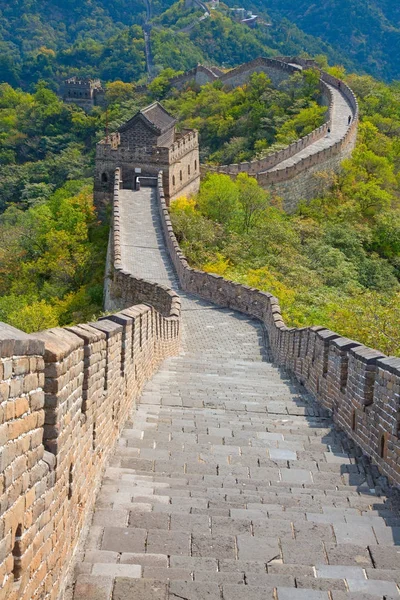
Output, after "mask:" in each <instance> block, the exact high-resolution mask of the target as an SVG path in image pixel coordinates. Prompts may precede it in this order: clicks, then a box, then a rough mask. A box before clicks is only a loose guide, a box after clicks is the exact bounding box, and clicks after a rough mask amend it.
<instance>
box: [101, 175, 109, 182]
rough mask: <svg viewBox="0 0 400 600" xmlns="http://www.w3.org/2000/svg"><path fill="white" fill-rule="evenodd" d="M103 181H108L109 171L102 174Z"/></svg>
mask: <svg viewBox="0 0 400 600" xmlns="http://www.w3.org/2000/svg"><path fill="white" fill-rule="evenodd" d="M101 183H108V175H107V173H102V174H101Z"/></svg>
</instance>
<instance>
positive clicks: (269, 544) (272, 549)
mask: <svg viewBox="0 0 400 600" xmlns="http://www.w3.org/2000/svg"><path fill="white" fill-rule="evenodd" d="M237 547H238V558H239V560H262V561H263V562H266V563H268V562H270V561H272V560H274V559H276V558H280V557H281V553H280V549H279V544H278V542H277V541H276V540H270V539H262V538H255V537H253V536H251V535H246V534H244V535H238V536H237Z"/></svg>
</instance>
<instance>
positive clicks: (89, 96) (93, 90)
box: [61, 77, 104, 111]
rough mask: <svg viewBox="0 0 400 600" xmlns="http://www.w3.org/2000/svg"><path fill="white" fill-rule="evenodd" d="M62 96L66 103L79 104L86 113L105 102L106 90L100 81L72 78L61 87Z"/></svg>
mask: <svg viewBox="0 0 400 600" xmlns="http://www.w3.org/2000/svg"><path fill="white" fill-rule="evenodd" d="M61 96H62V99H63V100H64V102H70V103H73V104H77V105H78V106H80V107H81V108H83V109H84V110H86V111H91V110H92V108H93V107H94V106H101V105H102V104H103V102H104V89H103V87H102V85H101V82H100V79H78V78H77V77H70V79H66V80H65V81H64V83H63V84H62V86H61Z"/></svg>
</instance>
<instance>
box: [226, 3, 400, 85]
mask: <svg viewBox="0 0 400 600" xmlns="http://www.w3.org/2000/svg"><path fill="white" fill-rule="evenodd" d="M227 3H228V4H230V5H231V6H234V5H235V3H234V2H232V1H231V0H228V2H227ZM246 6H247V4H246ZM248 6H249V7H251V8H253V9H255V10H256V12H261V13H264V12H265V11H268V14H269V15H270V17H271V19H272V21H273V22H276V21H278V22H279V21H281V20H282V19H287V20H288V21H290V22H291V23H294V24H296V26H297V27H298V28H299V29H300V30H302V31H303V32H304V33H305V34H308V35H310V36H316V37H318V38H320V40H321V41H323V42H325V43H327V44H329V45H332V47H333V48H335V49H340V50H341V52H342V53H343V54H344V55H346V57H347V59H348V60H349V61H351V62H352V63H353V64H354V66H355V67H356V69H357V70H365V71H366V72H368V73H370V74H372V75H374V76H375V77H378V78H381V79H386V80H393V79H399V77H400V64H399V61H398V54H399V50H400V6H399V4H398V3H397V2H390V1H389V0H323V1H321V2H311V1H310V0H298V1H297V2H292V1H291V0H249V2H248Z"/></svg>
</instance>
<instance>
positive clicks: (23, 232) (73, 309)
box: [0, 181, 107, 333]
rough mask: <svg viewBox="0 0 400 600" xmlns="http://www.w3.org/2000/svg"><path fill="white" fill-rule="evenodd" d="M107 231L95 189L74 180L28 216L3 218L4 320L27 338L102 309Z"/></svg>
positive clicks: (13, 213)
mask: <svg viewBox="0 0 400 600" xmlns="http://www.w3.org/2000/svg"><path fill="white" fill-rule="evenodd" d="M106 248H107V227H105V226H103V225H100V224H99V223H98V222H97V221H96V217H95V213H94V207H93V200H92V189H91V186H90V185H88V184H87V183H85V182H79V181H71V182H69V183H67V184H66V185H65V186H64V187H62V188H60V189H59V190H58V191H57V192H55V193H54V194H53V195H52V196H50V198H49V199H48V200H47V201H46V202H44V203H42V204H40V205H38V206H35V207H32V208H30V209H28V210H26V211H23V210H21V209H19V208H17V207H16V206H15V205H13V206H11V207H10V208H8V209H7V210H6V211H5V212H4V213H3V215H1V217H0V293H1V297H0V320H2V321H6V322H8V323H10V324H11V325H14V326H15V327H18V328H20V329H23V330H24V331H27V332H28V333H30V332H33V331H37V330H39V329H44V328H49V327H55V326H57V325H67V324H71V323H76V322H81V321H87V320H90V319H92V317H93V315H94V314H95V313H97V312H99V311H100V310H101V305H102V287H103V286H102V280H103V274H104V260H105V252H106Z"/></svg>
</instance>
